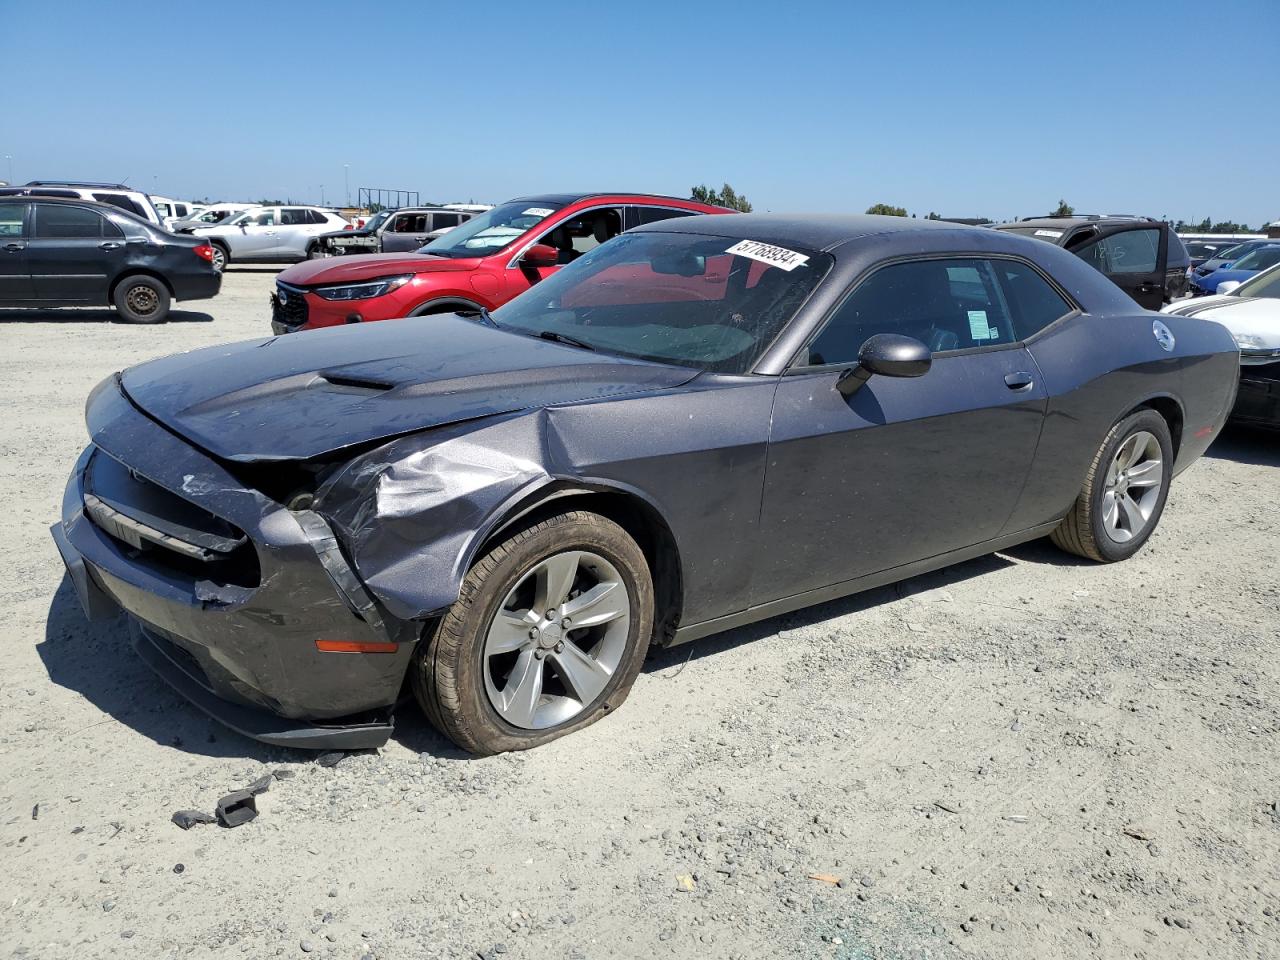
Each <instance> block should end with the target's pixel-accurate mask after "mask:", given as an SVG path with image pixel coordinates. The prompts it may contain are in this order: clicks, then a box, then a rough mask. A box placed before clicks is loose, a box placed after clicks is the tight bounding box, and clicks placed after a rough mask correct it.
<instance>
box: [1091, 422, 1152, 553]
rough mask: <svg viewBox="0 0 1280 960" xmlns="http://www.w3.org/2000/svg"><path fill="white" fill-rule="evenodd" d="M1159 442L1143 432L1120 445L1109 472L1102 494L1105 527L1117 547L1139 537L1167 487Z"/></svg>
mask: <svg viewBox="0 0 1280 960" xmlns="http://www.w3.org/2000/svg"><path fill="white" fill-rule="evenodd" d="M1164 475H1165V471H1164V462H1163V459H1162V454H1161V451H1160V441H1159V440H1157V439H1156V437H1155V435H1154V434H1152V433H1148V432H1147V431H1145V430H1140V431H1138V432H1137V433H1135V434H1133V435H1132V436H1130V437H1129V438H1128V439H1126V440H1125V441H1124V443H1122V444H1120V449H1119V450H1117V451H1116V455H1115V456H1114V457H1113V458H1112V460H1111V466H1110V467H1108V468H1107V483H1106V487H1105V488H1104V489H1103V493H1102V525H1103V529H1104V530H1106V532H1107V536H1109V537H1110V538H1111V539H1112V540H1114V541H1115V542H1116V543H1125V542H1126V541H1129V540H1132V539H1133V538H1134V537H1136V536H1138V535H1140V534H1141V533H1142V531H1143V530H1145V529H1146V527H1147V524H1148V523H1150V521H1151V516H1152V514H1153V513H1154V512H1155V509H1156V506H1157V505H1158V504H1159V503H1160V491H1161V487H1162V486H1163V484H1164Z"/></svg>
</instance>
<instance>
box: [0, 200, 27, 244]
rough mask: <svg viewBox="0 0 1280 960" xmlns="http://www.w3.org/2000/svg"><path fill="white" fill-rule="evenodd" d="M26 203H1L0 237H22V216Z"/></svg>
mask: <svg viewBox="0 0 1280 960" xmlns="http://www.w3.org/2000/svg"><path fill="white" fill-rule="evenodd" d="M26 210H27V205H26V204H25V203H0V237H20V236H22V216H23V214H24V213H26Z"/></svg>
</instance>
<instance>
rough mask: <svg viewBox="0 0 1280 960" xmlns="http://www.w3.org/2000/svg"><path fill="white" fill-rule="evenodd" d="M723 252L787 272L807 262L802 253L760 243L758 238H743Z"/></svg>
mask: <svg viewBox="0 0 1280 960" xmlns="http://www.w3.org/2000/svg"><path fill="white" fill-rule="evenodd" d="M725 253H732V254H733V255H734V256H735V257H747V258H748V259H751V260H759V261H760V262H761V263H767V264H769V266H771V267H777V268H778V269H779V270H786V271H787V272H788V273H789V272H791V271H792V270H794V269H795V268H796V267H803V266H804V265H805V264H806V263H808V262H809V258H808V257H806V256H805V255H804V254H803V253H796V252H795V251H794V250H788V249H787V248H786V247H775V246H774V245H773V244H771V243H761V242H760V241H759V240H743V241H741V242H740V243H735V244H734V245H733V246H732V247H730V248H729V249H728V250H726V251H725Z"/></svg>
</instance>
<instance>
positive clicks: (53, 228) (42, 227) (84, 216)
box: [35, 203, 119, 240]
mask: <svg viewBox="0 0 1280 960" xmlns="http://www.w3.org/2000/svg"><path fill="white" fill-rule="evenodd" d="M105 223H106V221H105V220H104V219H103V217H102V215H101V214H100V213H97V212H96V211H94V210H88V209H86V208H84V207H69V206H63V205H62V204H52V203H38V204H36V229H35V238H36V239H37V240H86V239H92V240H97V239H99V238H101V237H102V236H103V224H105ZM118 234H119V231H118V230H117V231H116V232H115V233H108V234H107V236H116V235H118Z"/></svg>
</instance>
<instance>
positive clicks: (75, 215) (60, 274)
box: [27, 201, 126, 303]
mask: <svg viewBox="0 0 1280 960" xmlns="http://www.w3.org/2000/svg"><path fill="white" fill-rule="evenodd" d="M31 207H32V211H31V212H32V217H33V223H32V226H31V229H30V237H31V239H30V240H28V241H27V263H28V266H29V267H30V269H31V280H32V283H33V285H34V287H35V295H36V297H37V298H38V299H40V300H59V301H71V302H75V303H106V302H107V293H108V288H109V286H110V282H111V280H112V279H113V278H114V277H115V276H116V275H117V274H118V273H119V272H120V269H121V267H123V265H124V261H125V256H126V250H125V238H124V233H123V232H122V231H121V229H120V228H119V227H117V226H116V225H115V224H114V223H112V222H111V221H110V220H108V219H107V218H106V217H104V216H103V215H102V214H100V213H99V212H98V211H97V210H93V209H90V208H89V207H80V206H75V205H74V204H69V203H41V202H39V201H36V202H35V203H33V204H32V205H31Z"/></svg>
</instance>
